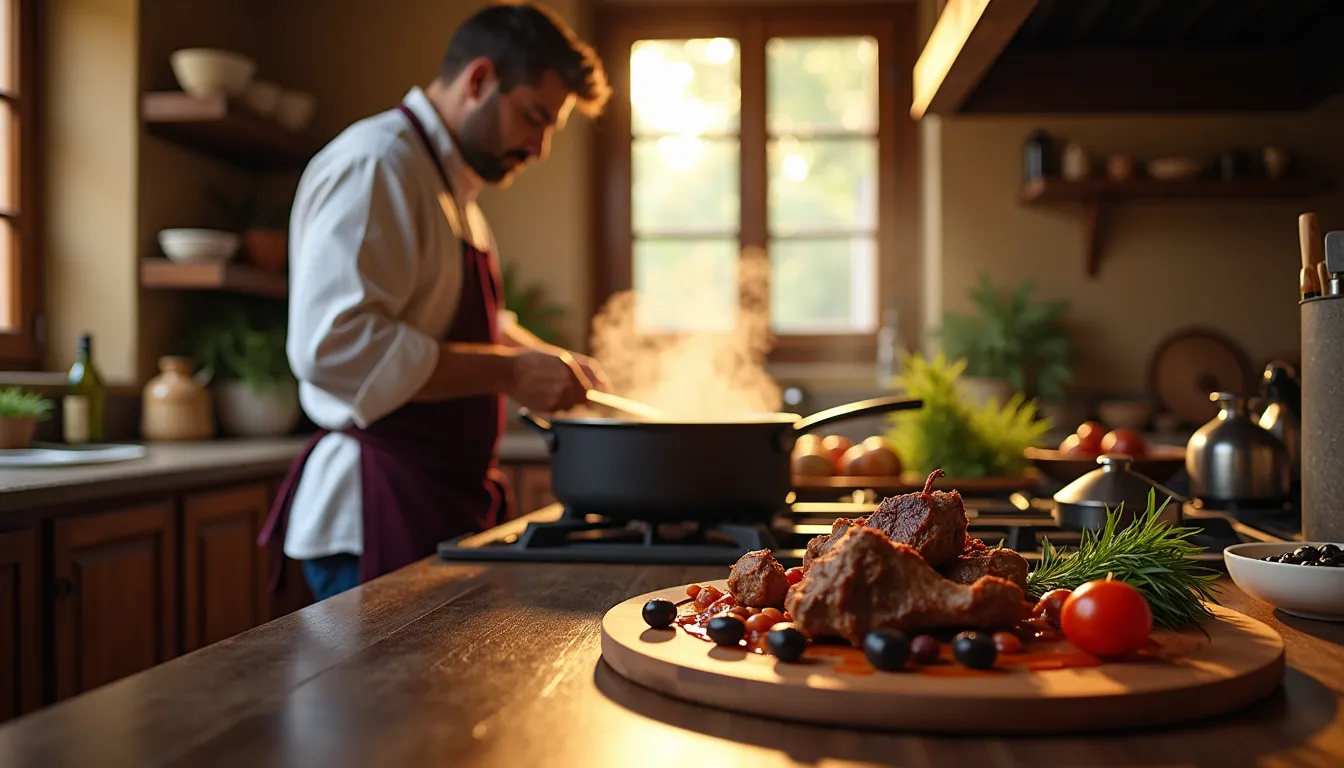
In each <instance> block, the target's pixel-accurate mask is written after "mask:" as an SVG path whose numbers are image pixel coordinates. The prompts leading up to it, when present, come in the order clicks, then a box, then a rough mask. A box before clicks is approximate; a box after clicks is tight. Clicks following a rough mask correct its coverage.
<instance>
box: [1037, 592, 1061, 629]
mask: <svg viewBox="0 0 1344 768" xmlns="http://www.w3.org/2000/svg"><path fill="white" fill-rule="evenodd" d="M1070 594H1071V593H1070V592H1069V590H1067V589H1052V590H1050V591H1049V592H1046V593H1045V594H1044V595H1041V599H1040V600H1038V601H1037V602H1036V607H1035V608H1033V609H1032V610H1031V615H1032V616H1033V617H1035V618H1038V619H1045V620H1046V621H1048V622H1049V623H1050V625H1051V626H1052V627H1055V628H1058V627H1059V614H1060V611H1062V610H1063V609H1064V601H1065V600H1068V599H1069V595H1070Z"/></svg>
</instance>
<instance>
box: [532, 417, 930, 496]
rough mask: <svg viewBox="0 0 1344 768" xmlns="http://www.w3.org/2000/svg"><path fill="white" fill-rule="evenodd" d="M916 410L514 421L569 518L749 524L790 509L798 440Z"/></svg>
mask: <svg viewBox="0 0 1344 768" xmlns="http://www.w3.org/2000/svg"><path fill="white" fill-rule="evenodd" d="M922 406H923V401H920V400H913V399H910V398H906V397H878V398H873V399H871V400H862V401H859V402H856V403H849V404H846V405H839V406H836V407H834V408H829V409H827V410H825V411H821V412H819V413H815V414H813V415H811V416H807V417H801V416H798V415H797V414H791V413H767V414H761V415H760V416H758V417H755V418H751V419H748V420H744V421H706V422H646V421H624V420H621V419H601V418H555V419H551V420H549V421H547V420H545V419H541V418H538V417H537V416H535V415H533V414H531V413H529V412H528V410H527V409H526V408H521V409H519V411H518V415H519V417H521V418H522V419H523V421H524V422H525V423H527V424H529V425H531V426H532V427H534V428H536V429H537V430H539V431H540V432H541V433H542V435H544V436H545V438H546V444H547V447H548V448H549V450H550V455H551V492H552V494H554V496H555V498H556V500H557V501H559V502H560V503H562V504H564V505H565V506H566V507H568V508H569V510H570V511H571V512H572V513H579V514H597V515H602V516H603V517H606V518H609V519H613V520H644V521H649V522H672V521H703V522H709V521H712V522H723V521H734V520H741V521H756V520H766V519H769V518H770V516H771V515H773V514H774V513H775V512H778V511H779V510H780V508H781V507H783V506H784V505H785V504H786V503H787V501H788V495H789V493H790V492H791V491H792V490H793V489H792V473H791V471H790V468H791V461H790V458H791V454H792V452H793V447H794V444H795V443H796V442H798V438H799V437H800V436H801V435H803V434H805V433H806V432H809V431H811V430H813V429H816V428H818V427H821V426H825V425H827V424H831V423H834V422H837V421H842V420H845V419H852V418H856V417H860V416H868V415H871V414H875V413H883V412H886V411H902V410H913V409H916V408H920V407H922Z"/></svg>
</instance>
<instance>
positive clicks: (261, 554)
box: [252, 482, 313, 624]
mask: <svg viewBox="0 0 1344 768" xmlns="http://www.w3.org/2000/svg"><path fill="white" fill-rule="evenodd" d="M279 492H280V484H279V483H278V482H277V483H271V484H270V485H269V486H268V488H267V502H266V508H265V509H262V510H259V512H258V516H257V532H258V535H260V532H261V529H262V528H263V527H264V526H265V525H266V518H267V516H269V515H270V512H271V504H272V502H273V501H274V499H275V497H276V495H277V494H278V493H279ZM282 544H283V542H280V541H272V542H271V543H270V544H269V545H267V547H266V548H265V549H262V548H261V547H253V548H252V558H253V567H254V568H255V569H256V572H257V579H258V583H257V605H258V606H259V607H260V614H259V615H258V617H257V623H258V624H264V623H266V622H268V621H270V620H272V619H278V618H280V617H281V616H284V615H286V614H290V613H293V612H294V611H297V610H299V609H300V608H303V607H304V606H307V605H310V604H312V602H313V593H312V591H311V590H309V589H308V582H307V581H306V580H305V579H304V577H303V566H302V565H300V564H299V563H297V562H295V561H293V560H284V561H283V562H284V568H285V578H284V583H283V584H282V585H281V586H280V588H279V589H277V590H276V591H275V592H271V571H272V568H273V563H274V562H275V556H276V555H277V554H278V553H279V551H280V548H281V546H282Z"/></svg>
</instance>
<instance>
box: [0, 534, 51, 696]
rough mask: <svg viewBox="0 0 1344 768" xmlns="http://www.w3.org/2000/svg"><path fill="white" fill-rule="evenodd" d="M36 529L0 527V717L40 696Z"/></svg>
mask: <svg viewBox="0 0 1344 768" xmlns="http://www.w3.org/2000/svg"><path fill="white" fill-rule="evenodd" d="M37 574H38V567H37V533H36V532H35V531H32V530H24V531H12V532H10V533H0V721H3V720H9V719H12V718H15V717H18V716H19V715H22V714H26V713H28V712H31V711H32V710H34V709H36V708H37V707H38V706H40V705H41V702H42V644H41V642H40V641H39V638H40V636H41V634H40V633H41V621H42V617H41V615H40V614H39V612H38V605H39V603H40V600H39V597H40V593H39V590H40V589H41V588H40V587H39V586H38V576H37Z"/></svg>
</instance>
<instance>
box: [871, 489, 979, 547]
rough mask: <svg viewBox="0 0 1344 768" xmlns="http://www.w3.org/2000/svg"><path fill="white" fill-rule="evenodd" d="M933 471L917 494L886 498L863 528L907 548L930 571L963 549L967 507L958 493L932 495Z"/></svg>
mask: <svg viewBox="0 0 1344 768" xmlns="http://www.w3.org/2000/svg"><path fill="white" fill-rule="evenodd" d="M941 474H943V471H942V470H941V469H935V470H934V471H933V472H932V473H930V474H929V479H928V480H927V481H926V482H925V483H924V490H923V491H922V492H920V493H904V494H901V495H900V496H888V497H887V498H885V499H883V500H882V503H881V504H880V505H878V507H877V511H876V512H874V513H873V514H872V515H870V516H869V517H868V522H867V523H866V525H867V526H868V527H869V528H875V529H877V530H879V531H881V532H883V533H885V534H886V535H887V538H889V539H891V540H892V541H895V542H898V543H901V544H908V545H910V546H911V547H914V548H915V551H917V552H919V554H920V555H921V556H922V557H923V558H924V560H925V561H926V562H927V563H928V564H929V565H931V566H933V567H935V568H936V567H938V566H939V565H942V564H943V563H944V562H947V561H948V560H951V559H952V558H954V557H956V556H957V554H958V553H960V552H961V551H962V549H963V548H964V547H965V545H966V507H965V505H963V504H962V502H961V494H960V493H958V492H957V491H950V492H944V491H934V490H932V488H933V481H934V480H935V479H936V478H937V477H938V476H939V475H941Z"/></svg>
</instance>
